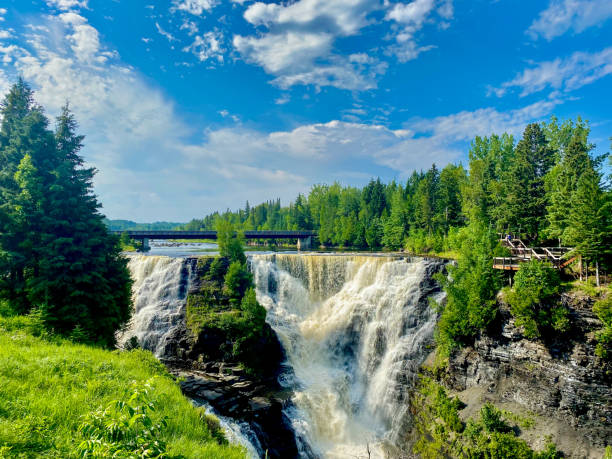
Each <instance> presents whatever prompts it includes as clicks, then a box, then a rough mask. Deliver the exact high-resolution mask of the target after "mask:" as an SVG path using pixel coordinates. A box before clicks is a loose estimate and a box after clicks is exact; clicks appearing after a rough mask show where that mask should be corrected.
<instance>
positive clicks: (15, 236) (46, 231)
mask: <svg viewBox="0 0 612 459" xmlns="http://www.w3.org/2000/svg"><path fill="white" fill-rule="evenodd" d="M3 107H5V108H7V107H9V108H10V107H22V108H21V109H19V110H15V109H10V110H9V109H8V108H7V113H9V115H10V116H9V118H8V119H6V120H3V121H6V123H7V124H6V125H3V129H2V132H3V134H4V135H5V136H4V137H3V140H2V142H3V144H2V148H1V149H0V152H1V153H2V157H3V158H5V159H7V158H8V160H6V161H5V162H4V163H3V173H4V177H5V178H6V177H8V172H9V171H10V170H12V169H16V172H15V173H14V175H13V180H14V181H13V186H12V187H11V186H5V187H4V188H3V197H4V198H5V201H4V205H3V209H2V210H3V211H2V216H3V219H2V222H3V223H2V224H3V228H2V229H3V232H2V236H1V238H0V245H1V247H2V249H3V251H4V252H5V254H8V256H5V257H3V259H4V260H5V262H6V265H5V266H3V269H4V271H5V272H6V273H7V274H6V275H5V276H3V280H4V282H3V285H2V289H1V290H0V294H1V296H2V297H4V298H7V299H9V301H11V302H12V303H13V304H14V305H16V308H17V309H18V310H19V311H20V312H27V310H28V309H30V308H34V307H36V308H39V309H41V310H42V312H43V317H44V319H45V321H46V323H47V325H48V326H49V327H50V328H53V329H54V330H56V331H57V332H59V333H62V334H65V335H70V334H71V333H72V332H73V331H75V330H76V331H78V334H79V336H80V337H83V336H87V337H88V339H89V340H90V341H93V342H98V343H100V344H103V345H107V346H110V345H112V344H113V343H114V334H115V332H116V330H117V329H118V328H120V327H121V326H122V325H123V324H125V323H126V322H127V320H128V319H129V315H130V307H131V289H130V287H131V280H130V277H129V272H128V270H127V266H126V264H127V261H126V260H125V259H124V258H122V257H121V256H120V252H119V250H120V249H119V247H118V240H117V238H115V237H113V236H112V235H110V234H109V233H108V230H107V228H106V225H105V224H104V221H103V217H102V215H101V214H100V213H99V211H98V209H99V207H100V205H99V203H98V201H97V199H96V197H95V195H94V194H93V193H92V179H93V175H94V173H95V171H94V170H93V169H86V168H83V167H82V165H83V160H82V158H81V156H80V155H79V151H80V149H81V148H82V140H83V137H82V136H79V135H77V134H76V132H75V131H76V128H77V125H76V121H75V120H74V117H73V115H72V114H71V113H70V111H69V110H68V108H67V107H65V108H64V110H63V111H62V114H61V116H60V117H59V118H58V124H57V130H56V132H55V134H54V133H53V132H52V131H50V130H49V129H48V121H47V119H46V117H45V116H44V114H43V113H42V111H41V109H40V108H38V107H36V106H34V105H33V103H32V100H31V91H30V90H29V88H27V85H25V83H23V82H21V81H20V82H19V83H17V84H16V85H15V86H14V87H13V88H12V89H11V91H10V92H9V95H8V96H7V97H6V98H5V101H4V104H3ZM23 107H30V108H29V110H25V109H23ZM14 113H17V114H18V115H19V116H21V115H23V116H22V117H21V118H17V117H13V115H14ZM24 113H25V115H24ZM17 158H19V161H18V163H17V164H18V166H15V164H14V163H15V161H16V159H17ZM8 183H9V182H8V180H7V181H5V185H7V184H8Z"/></svg>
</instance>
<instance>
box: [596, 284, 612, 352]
mask: <svg viewBox="0 0 612 459" xmlns="http://www.w3.org/2000/svg"><path fill="white" fill-rule="evenodd" d="M593 312H594V313H595V314H596V315H597V317H598V318H599V320H601V322H602V324H603V327H602V328H601V330H599V331H598V332H597V335H596V337H597V346H596V348H595V353H596V354H597V355H598V356H599V357H601V358H602V359H611V358H612V296H611V295H608V296H607V297H606V298H604V299H601V300H599V301H597V302H596V303H595V304H594V305H593Z"/></svg>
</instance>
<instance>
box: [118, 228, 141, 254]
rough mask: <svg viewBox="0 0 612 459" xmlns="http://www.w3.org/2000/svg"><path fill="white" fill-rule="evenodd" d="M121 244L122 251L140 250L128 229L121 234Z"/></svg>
mask: <svg viewBox="0 0 612 459" xmlns="http://www.w3.org/2000/svg"><path fill="white" fill-rule="evenodd" d="M119 245H120V246H121V251H122V252H136V250H138V249H137V248H136V246H135V245H134V241H133V240H132V239H131V238H130V235H129V234H128V233H127V231H124V232H123V233H121V236H120V237H119Z"/></svg>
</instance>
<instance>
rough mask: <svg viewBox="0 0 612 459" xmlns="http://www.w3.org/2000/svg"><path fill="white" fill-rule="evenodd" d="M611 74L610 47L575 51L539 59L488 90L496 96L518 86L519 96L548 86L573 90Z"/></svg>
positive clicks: (611, 50)
mask: <svg viewBox="0 0 612 459" xmlns="http://www.w3.org/2000/svg"><path fill="white" fill-rule="evenodd" d="M611 73H612V47H610V48H606V49H604V50H602V51H600V52H596V53H586V52H576V53H574V54H572V55H571V56H569V57H567V58H565V59H560V58H557V59H555V60H553V61H547V62H540V63H538V64H536V65H535V66H534V67H532V68H528V69H525V70H524V71H523V72H522V73H520V74H518V75H517V76H516V77H514V78H513V79H512V80H510V81H507V82H505V83H503V84H502V85H501V86H500V87H499V88H492V89H491V90H490V92H493V93H495V94H496V95H497V96H498V97H501V96H503V95H505V94H506V93H507V92H508V90H510V89H512V88H520V89H521V90H522V91H521V97H523V96H527V95H529V94H532V93H535V92H539V91H542V90H544V89H546V88H551V89H553V90H557V91H565V92H569V91H573V90H575V89H578V88H580V87H582V86H585V85H588V84H591V83H593V82H594V81H596V80H599V79H600V78H603V77H605V76H606V75H609V74H611Z"/></svg>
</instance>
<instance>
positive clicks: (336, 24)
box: [233, 0, 453, 90]
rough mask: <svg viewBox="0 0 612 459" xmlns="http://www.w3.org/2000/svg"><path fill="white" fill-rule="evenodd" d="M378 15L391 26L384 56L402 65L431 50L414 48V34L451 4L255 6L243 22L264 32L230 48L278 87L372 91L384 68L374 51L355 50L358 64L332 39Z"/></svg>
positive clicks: (424, 0) (342, 0)
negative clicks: (391, 41)
mask: <svg viewBox="0 0 612 459" xmlns="http://www.w3.org/2000/svg"><path fill="white" fill-rule="evenodd" d="M380 11H386V15H385V19H386V20H387V21H389V22H391V23H392V27H391V29H392V31H391V33H390V34H389V38H391V39H393V40H394V44H393V45H392V46H390V47H388V50H387V51H388V54H394V55H396V56H397V58H398V59H399V60H400V61H402V62H404V61H408V60H410V59H414V58H416V57H417V56H418V55H419V54H420V53H421V52H423V51H426V50H428V49H431V48H432V46H422V45H420V44H419V40H418V39H417V36H416V34H417V32H419V31H420V30H421V29H422V28H423V27H424V25H425V24H426V23H428V22H434V20H433V19H432V18H433V17H434V16H435V15H437V17H439V18H441V19H442V20H444V21H448V20H449V19H451V18H452V16H453V4H452V0H414V1H412V2H409V3H390V2H388V1H384V2H376V1H372V0H334V1H329V0H297V1H294V2H288V3H263V2H256V3H253V4H252V5H250V6H249V7H248V8H247V9H246V11H245V13H244V18H245V20H246V21H247V22H249V23H250V24H252V25H253V26H255V27H261V28H265V29H266V31H265V32H260V33H257V34H254V35H248V36H242V35H237V36H234V40H233V43H234V47H235V48H236V50H237V51H238V52H239V53H240V54H241V55H242V56H243V57H244V59H245V60H246V61H247V62H250V63H253V64H256V65H259V66H261V67H262V68H263V69H264V70H265V71H266V73H268V74H270V75H273V76H274V77H275V78H274V79H273V80H272V83H273V84H276V85H278V86H280V87H282V88H288V87H290V86H293V85H314V86H316V87H320V86H334V87H337V88H342V89H349V90H366V89H372V88H375V87H376V81H377V79H378V77H379V76H380V75H382V74H384V73H385V71H386V69H387V66H388V65H387V64H386V63H384V62H382V61H381V60H380V59H379V58H378V57H376V56H377V54H379V53H378V51H376V50H373V49H367V50H360V52H357V53H355V54H354V55H353V56H354V57H359V56H366V57H367V59H364V60H361V61H360V60H359V59H351V58H347V57H346V55H341V54H339V53H337V52H336V51H335V46H336V43H337V41H338V40H340V39H342V38H344V37H351V36H355V35H358V34H360V33H362V31H363V30H364V29H365V28H367V27H369V26H372V25H374V24H376V22H375V19H374V17H373V15H374V14H375V13H377V12H380ZM445 24H446V26H447V25H448V23H447V22H445ZM377 25H380V23H378V24H377ZM369 46H372V45H369Z"/></svg>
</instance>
